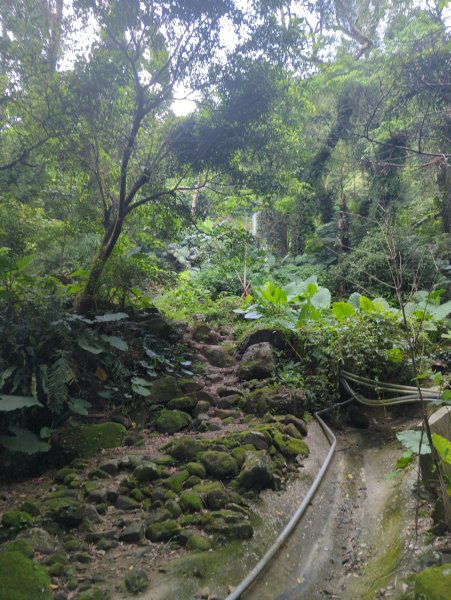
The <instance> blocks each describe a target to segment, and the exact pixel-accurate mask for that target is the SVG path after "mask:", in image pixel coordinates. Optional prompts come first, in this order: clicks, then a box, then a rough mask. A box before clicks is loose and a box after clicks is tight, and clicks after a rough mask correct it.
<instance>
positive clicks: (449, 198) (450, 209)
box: [437, 164, 451, 233]
mask: <svg viewBox="0 0 451 600" xmlns="http://www.w3.org/2000/svg"><path fill="white" fill-rule="evenodd" d="M437 180H438V186H439V189H440V192H441V194H442V202H441V207H440V214H441V217H442V228H443V231H444V233H451V167H450V166H449V165H447V164H444V165H442V166H441V167H440V171H439V174H438V177H437Z"/></svg>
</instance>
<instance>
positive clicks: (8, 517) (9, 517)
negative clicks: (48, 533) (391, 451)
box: [2, 508, 33, 531]
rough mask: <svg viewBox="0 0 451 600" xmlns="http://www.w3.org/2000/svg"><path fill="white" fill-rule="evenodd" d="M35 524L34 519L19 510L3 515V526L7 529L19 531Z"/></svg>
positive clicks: (12, 510)
mask: <svg viewBox="0 0 451 600" xmlns="http://www.w3.org/2000/svg"><path fill="white" fill-rule="evenodd" d="M32 524H33V517H32V516H31V515H29V514H28V513H27V512H24V511H23V510H20V509H19V508H11V509H10V510H6V511H5V512H4V513H3V515H2V525H3V527H4V528H5V529H10V530H12V531H19V530H20V529H26V528H27V527H31V526H32Z"/></svg>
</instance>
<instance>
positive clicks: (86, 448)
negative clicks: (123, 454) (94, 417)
mask: <svg viewBox="0 0 451 600" xmlns="http://www.w3.org/2000/svg"><path fill="white" fill-rule="evenodd" d="M126 435H127V430H126V428H125V427H124V426H123V425H121V424H120V423H94V424H89V425H82V426H81V427H79V428H78V429H76V430H74V431H72V432H71V433H70V435H69V446H70V447H71V448H72V449H73V450H74V451H75V452H76V453H78V454H79V455H81V456H95V455H96V454H99V453H100V452H101V451H102V450H103V449H105V448H116V447H117V446H120V445H121V444H122V442H123V440H124V438H125V436H126Z"/></svg>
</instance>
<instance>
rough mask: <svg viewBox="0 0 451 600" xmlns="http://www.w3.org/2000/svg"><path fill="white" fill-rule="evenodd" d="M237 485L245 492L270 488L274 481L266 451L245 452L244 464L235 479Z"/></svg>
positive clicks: (269, 458)
mask: <svg viewBox="0 0 451 600" xmlns="http://www.w3.org/2000/svg"><path fill="white" fill-rule="evenodd" d="M237 481H238V484H239V486H240V487H241V488H244V489H245V490H250V489H252V488H254V489H258V490H262V489H264V488H267V487H271V486H272V484H273V481H274V473H273V465H272V462H271V457H270V456H269V454H268V452H267V451H266V450H253V451H251V452H246V455H245V460H244V464H243V466H242V467H241V471H240V474H239V475H238V477H237Z"/></svg>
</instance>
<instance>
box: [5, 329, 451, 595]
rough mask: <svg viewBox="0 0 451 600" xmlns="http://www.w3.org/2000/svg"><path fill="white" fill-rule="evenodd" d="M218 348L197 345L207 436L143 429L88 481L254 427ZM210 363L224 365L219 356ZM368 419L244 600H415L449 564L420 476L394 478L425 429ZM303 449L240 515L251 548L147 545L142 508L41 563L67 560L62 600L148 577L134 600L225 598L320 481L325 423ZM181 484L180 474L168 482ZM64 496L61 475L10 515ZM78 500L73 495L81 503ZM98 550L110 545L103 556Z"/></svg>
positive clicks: (9, 497) (27, 489) (13, 496)
mask: <svg viewBox="0 0 451 600" xmlns="http://www.w3.org/2000/svg"><path fill="white" fill-rule="evenodd" d="M212 337H213V338H214V342H215V343H214V344H210V345H209V344H204V343H199V342H191V348H192V352H193V356H194V357H195V358H197V359H198V360H201V361H202V362H203V364H204V372H203V375H202V378H201V379H202V386H203V388H202V392H203V394H204V396H203V397H204V398H206V397H210V398H212V399H213V400H212V405H211V406H210V408H209V409H208V411H207V414H205V415H204V416H203V417H202V418H201V419H200V421H199V417H197V419H198V422H200V423H201V424H202V423H203V424H204V425H205V423H207V424H208V427H207V429H206V430H205V431H196V432H187V431H186V430H184V431H183V432H182V433H175V434H173V435H163V434H159V433H157V432H155V431H154V430H153V429H152V428H150V429H146V428H145V429H144V430H143V431H142V432H141V433H142V436H141V437H142V444H141V445H140V446H139V447H136V448H130V447H120V448H116V449H110V450H105V451H103V452H102V454H101V455H100V456H96V457H94V458H92V459H91V460H89V461H88V462H87V463H86V465H85V467H84V473H86V474H87V473H92V472H95V471H96V469H97V470H98V469H99V467H101V465H105V464H110V465H112V464H113V465H117V464H119V465H120V464H121V463H122V464H125V463H126V462H130V461H131V462H133V461H134V460H136V461H138V462H139V461H142V460H143V457H145V460H150V461H154V462H155V461H158V460H159V459H161V458H162V457H163V456H164V455H163V451H162V450H161V448H162V445H163V444H164V443H166V442H168V440H171V439H172V440H177V439H181V437H182V436H184V435H185V436H186V435H188V436H192V437H193V438H195V439H200V440H202V439H203V438H204V439H207V438H208V440H212V439H213V440H215V439H216V440H217V441H218V442H219V443H220V442H221V441H222V440H228V439H229V438H230V437H231V436H233V434H235V433H237V432H244V431H246V430H248V429H249V423H250V420H249V418H248V417H246V416H244V415H243V413H242V412H241V410H240V409H239V407H238V404H236V398H235V399H234V400H233V402H232V397H234V396H236V395H237V394H235V392H236V391H239V388H240V385H241V383H240V381H239V378H238V377H237V369H238V367H239V363H238V362H236V361H235V360H234V361H232V362H230V361H229V362H227V361H226V362H227V365H226V366H221V364H220V363H221V361H219V365H218V364H211V362H209V359H207V358H206V356H211V348H212V347H214V348H221V347H222V346H223V345H227V343H228V342H229V339H228V336H227V334H226V333H225V334H224V335H222V336H221V337H219V336H218V335H213V336H212ZM208 348H209V349H208ZM217 352H219V350H217ZM219 353H220V352H219ZM210 360H211V359H210ZM212 362H216V363H217V362H218V361H217V353H216V354H215V358H214V359H213V361H212ZM221 390H222V392H221ZM224 390H226V391H227V394H225V393H224ZM223 394H224V395H223ZM204 401H205V400H204ZM368 417H369V427H368V428H366V429H356V428H353V427H349V426H346V427H344V428H340V429H339V431H338V433H337V436H338V438H339V441H338V447H337V451H336V454H335V457H334V459H333V462H332V464H331V466H330V468H329V470H328V472H327V475H326V477H325V479H324V481H323V482H322V484H321V486H320V488H319V491H318V492H317V494H316V496H315V497H314V499H313V501H312V503H311V505H310V507H309V508H308V510H307V512H306V514H305V516H304V517H303V518H302V520H301V521H300V523H299V525H298V527H297V528H296V530H295V532H294V533H293V534H292V536H291V537H290V539H289V540H288V541H287V543H286V544H285V545H284V546H283V548H282V549H281V551H280V552H279V554H278V555H277V556H276V558H275V559H274V560H273V562H272V563H271V564H270V565H269V567H268V569H267V570H266V571H265V572H264V573H263V574H262V576H261V577H260V578H259V579H258V581H257V582H256V583H255V584H254V585H253V586H252V587H251V588H250V590H248V591H247V592H246V593H245V595H244V596H243V598H244V599H245V600H276V599H277V600H296V599H301V598H302V599H305V600H309V599H311V600H313V599H314V598H339V599H341V600H351V599H352V600H353V599H355V598H359V599H368V600H371V599H372V598H377V599H379V598H393V599H395V598H396V599H398V598H401V597H403V598H409V597H413V596H409V594H411V589H412V578H411V577H410V578H409V576H410V575H411V574H412V573H414V572H415V571H417V570H419V568H420V567H423V568H424V567H425V566H429V564H436V563H437V562H439V561H440V556H442V558H443V557H445V559H446V560H448V561H449V548H450V546H451V540H450V539H449V538H440V537H433V536H430V535H428V534H427V530H428V528H429V527H430V525H431V519H430V517H429V515H430V501H429V499H424V498H418V496H417V495H416V494H415V489H416V483H417V481H416V479H417V476H416V473H415V470H414V469H412V470H411V471H408V472H406V473H405V474H404V475H403V476H397V477H390V476H389V473H390V472H391V471H392V470H393V468H394V465H395V463H396V459H397V458H398V457H399V447H398V444H397V443H396V441H395V433H396V431H398V430H400V429H402V428H405V427H406V426H412V425H413V424H414V423H415V422H416V420H415V419H412V417H395V416H391V415H390V414H388V415H385V414H381V413H376V412H373V413H371V414H370V413H368ZM264 423H265V421H264V419H259V418H256V417H253V420H252V423H251V426H252V427H254V428H257V427H258V424H262V425H263V424H264ZM305 440H306V442H307V443H308V446H309V450H310V454H309V456H308V457H303V458H302V460H300V459H299V458H298V460H296V461H295V462H294V464H293V465H292V466H291V468H290V469H289V470H288V471H287V470H285V471H283V473H284V476H283V478H282V479H283V481H282V485H281V486H280V487H279V489H272V490H271V489H266V490H264V491H262V492H261V493H260V494H259V495H257V496H254V497H253V498H250V499H248V500H246V502H245V505H243V506H242V507H241V508H239V507H238V508H237V507H236V506H235V507H234V508H235V509H237V510H239V511H241V512H245V513H246V515H248V516H249V517H250V521H251V523H252V527H253V535H252V537H250V538H249V539H244V540H243V539H233V540H232V541H230V540H229V541H227V543H224V544H221V545H216V542H215V543H214V544H213V547H211V548H210V549H209V550H208V551H206V552H205V551H204V552H187V550H186V549H185V548H183V547H182V545H181V544H179V543H175V542H174V541H173V540H171V539H168V540H167V541H163V542H161V541H160V542H158V543H155V542H154V541H150V540H149V539H147V535H146V536H145V537H144V536H143V533H142V529H143V523H144V522H145V521H146V515H148V509H147V508H146V507H144V506H142V505H138V504H137V505H136V506H133V507H132V509H131V510H129V509H127V510H125V509H120V510H119V509H118V507H117V506H115V505H114V503H113V504H111V503H110V504H109V505H108V506H106V508H105V510H104V511H102V512H100V514H99V515H98V522H97V523H96V524H95V525H94V527H91V528H90V529H89V530H88V531H87V532H86V531H82V530H75V532H74V531H73V532H72V533H69V534H66V535H61V533H58V532H57V533H55V534H49V535H48V536H47V537H46V538H45V540H44V542H45V543H44V542H43V544H42V547H41V548H38V550H37V551H36V552H35V558H36V559H37V560H38V561H39V562H42V563H43V564H46V565H49V562H48V557H49V556H53V557H54V556H55V555H58V554H61V553H63V554H64V552H66V556H65V558H63V559H61V560H62V561H63V562H62V568H61V570H60V572H58V571H57V570H56V569H54V573H55V575H54V577H53V584H52V589H53V593H54V597H55V598H57V599H58V600H72V599H75V598H77V599H78V598H79V599H83V600H91V599H92V600H98V599H101V600H103V599H104V598H113V600H119V599H120V598H124V597H129V596H130V593H131V592H130V589H128V590H127V589H126V587H124V581H125V580H126V578H127V577H128V576H130V574H133V573H141V572H144V573H145V574H146V577H147V581H148V585H147V583H146V585H145V586H143V589H142V590H136V593H135V596H136V597H137V598H141V599H142V600H174V599H177V600H193V599H194V598H206V599H207V598H208V599H210V600H215V599H216V600H219V599H223V598H225V597H226V596H227V594H228V593H230V591H231V590H233V589H234V586H236V585H237V584H238V583H239V582H240V581H241V579H242V578H244V577H245V576H246V575H247V573H248V572H249V571H250V570H251V569H252V568H253V566H254V565H255V564H256V563H257V562H258V560H259V559H260V558H261V556H262V555H263V554H264V553H265V551H266V550H267V549H268V548H269V546H270V545H271V544H272V543H273V541H274V540H275V538H276V537H277V535H278V534H279V533H280V531H281V530H282V529H283V527H284V525H285V524H286V523H287V521H288V520H289V518H290V517H291V515H292V514H293V513H294V512H295V510H296V508H297V507H298V505H299V504H300V503H301V501H302V499H303V497H304V496H305V494H306V493H307V491H308V489H309V487H310V485H311V483H312V481H313V479H314V477H315V475H316V473H317V472H318V470H319V469H320V467H321V464H322V462H323V460H324V457H325V455H326V453H327V451H328V448H329V445H328V442H327V440H326V439H325V436H324V434H323V433H322V431H321V429H320V427H319V425H317V423H316V422H312V423H311V424H310V425H309V430H308V435H307V437H306V438H305ZM178 472H179V471H177V468H176V467H170V468H169V470H168V475H171V474H174V475H176V474H177V473H178ZM107 483H108V488H109V489H112V488H114V487H115V486H116V488H120V486H121V485H122V483H123V473H121V472H118V473H115V474H113V475H112V476H111V477H110V478H109V479H108V482H107ZM224 489H225V488H224ZM58 490H60V486H59V485H58V484H57V482H56V481H55V473H48V474H45V475H43V476H41V477H38V478H34V479H29V480H27V481H24V482H20V483H15V484H8V485H7V486H4V487H3V488H2V489H0V513H2V512H5V511H7V510H9V509H10V508H12V507H17V506H20V505H22V504H23V503H24V502H25V501H29V500H33V502H35V503H37V504H38V505H45V502H46V498H48V497H49V494H52V493H53V494H54V493H55V492H56V493H58ZM95 491H96V490H94V492H95ZM97 491H99V493H101V492H102V490H97ZM76 493H77V492H76V491H75V490H74V491H73V494H74V496H75V495H76ZM177 493H178V494H179V493H180V490H178V491H177ZM152 502H153V496H152ZM165 506H166V505H165ZM417 513H418V515H419V517H418V519H416V515H417ZM229 516H230V515H229ZM96 518H97V517H96ZM134 527H136V531H135V533H136V535H134V536H133V535H132V537H131V539H130V540H128V539H125V538H124V537H122V538H121V534H119V535H118V532H124V531H125V530H129V529H130V528H131V529H132V530H133V528H134ZM29 531H30V530H24V531H22V532H20V534H19V537H23V538H24V539H29ZM41 531H42V530H41ZM44 533H45V532H44ZM97 534H98V537H96V535H97ZM27 536H28V537H27ZM69 538H70V539H69ZM99 538H101V540H102V542H103V545H100V544H98V542H99ZM213 539H216V538H213ZM71 543H75V545H76V546H77V544H78V546H77V553H76V554H71V553H69V552H68V551H67V548H68V547H69V546H70V544H71ZM46 544H47V545H46ZM74 547H75V546H74ZM440 552H441V555H440ZM446 560H445V562H446ZM53 564H54V563H53ZM74 564H75V568H74ZM50 568H51V567H50ZM70 568H71V569H72V571H71V573H72V574H71V576H70V578H69V577H68V576H67V573H68V571H69V569H70ZM68 581H72V585H69V584H68ZM71 587H72V588H73V589H70V588H71ZM141 592H142V593H141ZM95 594H97V595H95ZM30 600H32V599H31V598H30Z"/></svg>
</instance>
